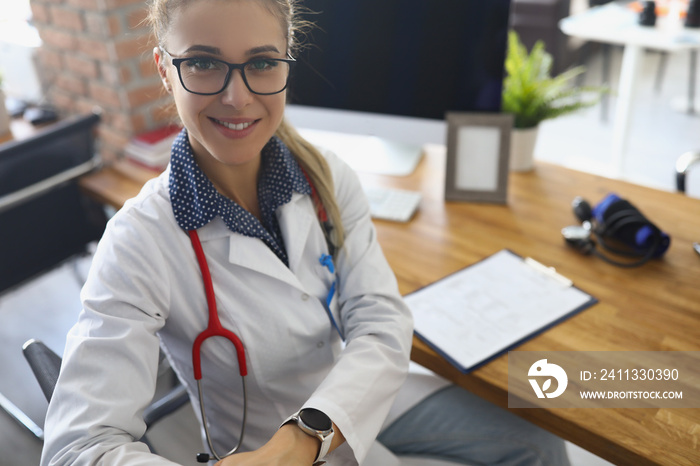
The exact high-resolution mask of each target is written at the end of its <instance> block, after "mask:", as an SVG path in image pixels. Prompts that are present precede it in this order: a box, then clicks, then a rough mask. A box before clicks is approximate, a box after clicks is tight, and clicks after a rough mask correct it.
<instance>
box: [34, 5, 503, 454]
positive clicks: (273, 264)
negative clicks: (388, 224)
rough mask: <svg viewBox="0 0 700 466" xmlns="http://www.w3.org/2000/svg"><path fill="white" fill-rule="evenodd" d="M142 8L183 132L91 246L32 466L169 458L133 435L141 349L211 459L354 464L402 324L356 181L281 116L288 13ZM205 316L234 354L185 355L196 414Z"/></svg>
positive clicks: (404, 354)
mask: <svg viewBox="0 0 700 466" xmlns="http://www.w3.org/2000/svg"><path fill="white" fill-rule="evenodd" d="M150 6H151V22H152V24H153V26H154V31H155V34H156V37H157V38H158V42H159V45H158V47H156V48H155V50H154V58H155V62H156V64H157V67H158V71H159V73H160V76H161V78H162V81H163V85H164V87H165V89H166V90H167V92H169V93H171V94H172V95H173V98H174V100H175V104H176V107H177V110H178V114H179V116H180V119H181V120H182V122H183V125H184V129H183V131H182V133H181V134H180V135H179V137H178V138H177V140H176V141H175V143H174V144H173V152H172V157H171V163H170V165H169V167H168V169H167V170H166V171H165V172H164V173H163V174H162V175H161V176H160V177H158V178H157V179H155V180H153V181H151V182H149V183H148V184H147V185H146V186H145V187H144V189H143V191H142V192H141V193H140V194H139V195H138V196H137V197H136V198H135V199H133V200H131V201H129V202H128V203H127V204H126V205H125V206H124V208H123V209H121V210H120V211H119V212H118V213H117V214H116V215H115V217H114V218H113V219H112V220H111V221H110V224H109V226H108V228H107V231H106V232H105V235H104V237H103V239H102V240H101V242H100V244H99V246H98V249H97V252H96V254H95V258H94V262H93V267H92V269H91V271H90V274H89V277H88V280H87V282H86V284H85V287H84V289H83V292H82V300H83V311H82V313H81V315H80V318H79V321H78V323H77V324H76V325H75V326H74V328H73V329H72V330H71V332H70V333H69V336H68V340H67V344H66V349H65V353H64V360H63V367H62V370H61V375H60V377H59V380H58V383H57V386H56V390H55V392H54V396H53V398H52V401H51V404H50V406H49V412H48V415H47V421H46V443H45V449H44V453H43V458H42V464H96V463H99V464H110V465H117V464H118V465H125V464H128V465H136V464H148V465H154V464H171V463H170V462H169V461H167V460H165V459H163V458H159V457H156V456H155V455H152V454H151V453H150V452H149V451H148V449H147V448H146V446H145V445H144V444H142V443H139V442H138V441H137V440H138V439H139V438H140V437H141V436H142V434H143V433H144V430H145V425H144V423H143V420H142V412H143V409H144V408H145V407H146V406H147V405H148V404H149V402H150V401H151V399H152V396H153V393H154V389H155V382H156V372H157V365H158V354H159V347H162V350H163V351H164V352H165V354H166V355H167V357H168V359H169V362H170V364H171V366H172V367H173V369H174V370H175V372H176V373H177V375H178V377H179V378H180V380H181V381H182V382H183V384H185V386H186V387H187V389H188V392H189V394H190V399H191V400H192V401H193V404H194V405H195V412H196V413H197V414H198V416H199V420H200V422H203V424H204V425H205V426H208V428H207V429H206V435H205V438H206V441H207V442H208V443H209V446H210V447H213V448H212V450H213V451H215V452H217V455H218V456H219V457H222V458H223V459H221V460H220V461H219V462H218V463H217V464H219V465H287V466H288V465H304V466H309V465H311V464H313V463H315V462H318V461H323V460H326V461H328V464H331V465H344V464H359V463H361V462H362V461H363V460H364V459H365V457H366V456H367V454H368V451H369V450H370V448H371V447H372V445H373V442H374V439H375V438H376V437H377V435H378V433H379V431H380V429H381V428H382V425H383V423H384V422H385V420H386V418H387V414H388V413H389V410H390V408H391V407H392V404H393V402H394V399H395V398H396V396H397V393H398V392H399V389H400V388H401V386H402V384H403V383H404V380H405V377H406V373H407V369H408V361H409V352H410V346H411V334H412V321H411V316H410V312H409V311H408V309H407V308H406V306H405V305H404V303H403V302H402V300H401V297H400V295H399V293H398V289H397V286H396V281H395V278H394V277H393V274H392V272H391V270H390V268H389V266H388V264H387V263H386V260H385V259H384V257H383V255H382V252H381V250H380V248H379V245H378V244H377V241H376V238H375V233H374V229H373V227H372V223H371V220H370V215H369V209H368V205H367V203H366V201H365V200H364V198H363V196H362V195H361V187H360V185H359V183H358V180H357V178H356V177H355V175H354V174H353V173H352V171H351V170H350V169H349V168H348V167H347V166H346V165H345V164H343V163H342V162H341V161H339V160H338V159H337V158H336V157H334V156H333V155H332V154H324V155H321V154H320V153H319V152H318V151H317V150H316V149H314V148H313V147H312V146H311V145H310V144H308V143H306V142H305V141H303V140H302V139H301V138H300V137H299V136H298V135H297V134H296V133H295V132H294V131H293V130H292V129H291V128H290V127H289V126H288V125H287V124H286V123H285V122H284V121H283V113H284V105H285V89H286V83H287V77H288V74H289V68H290V67H291V66H293V64H294V62H293V59H292V58H291V57H293V56H294V55H293V46H294V37H295V34H294V32H295V22H294V17H293V5H292V2H290V1H288V0H193V1H187V2H185V1H183V0H155V1H153V2H151V5H150ZM200 249H201V250H200ZM208 275H210V276H211V283H212V289H213V291H214V293H213V294H212V293H209V292H205V288H206V287H207V284H208V279H207V278H206V277H207V276H208ZM203 283H204V285H203ZM208 300H209V301H208ZM213 306H215V307H216V308H217V309H218V316H219V319H220V322H221V325H222V327H223V328H224V329H226V330H230V331H232V332H234V333H235V336H231V339H232V340H234V343H235V344H236V345H238V347H236V346H235V345H234V344H232V343H231V342H230V341H227V340H226V339H222V338H211V339H208V340H206V341H205V342H204V344H203V346H202V349H201V353H200V358H201V361H202V367H201V372H202V375H203V377H202V379H201V383H202V385H203V391H202V395H201V396H202V398H201V400H202V401H203V402H204V403H203V405H204V406H205V409H204V411H203V413H204V415H206V422H204V421H203V415H202V414H200V408H201V404H200V401H199V400H200V399H199V398H198V388H197V381H196V380H195V379H196V378H197V379H199V376H198V375H197V374H196V373H197V372H198V368H197V367H196V366H195V363H194V362H193V358H192V348H193V344H195V340H196V339H197V337H198V335H200V333H201V332H203V331H204V330H205V328H207V323H208V313H207V309H212V308H213ZM238 338H239V339H240V341H239V340H237V339H238ZM235 348H238V351H236V349H235ZM200 358H197V357H195V358H194V359H195V360H199V359H200ZM246 372H247V375H246V376H245V387H246V388H245V391H244V390H243V385H242V383H241V377H240V376H239V373H241V374H243V373H246ZM432 389H433V388H432V385H431V387H430V388H429V389H427V391H430V390H432ZM449 393H452V391H451V390H450V389H448V390H443V391H440V392H438V394H442V395H441V396H438V395H434V396H431V397H430V398H428V399H427V400H426V401H431V400H432V401H431V402H432V403H433V405H435V403H436V400H438V401H437V405H440V406H442V407H443V408H444V407H447V410H448V411H455V410H454V408H453V407H450V406H448V405H446V404H445V402H444V401H439V400H441V399H446V398H445V397H444V394H447V395H449ZM459 393H460V394H459V395H458V397H461V396H463V395H466V393H465V392H462V391H459ZM419 398H422V394H421V395H420V396H419ZM448 402H449V401H448ZM460 403H461V401H460ZM433 405H426V404H425V403H421V404H420V405H418V407H417V408H414V409H413V410H411V411H409V412H407V413H403V412H400V413H399V414H403V417H402V418H401V419H402V420H400V422H397V423H394V424H393V425H392V426H390V427H389V428H388V429H386V430H385V433H384V434H383V435H384V436H385V442H386V443H387V444H388V445H392V444H394V447H393V448H395V449H396V450H400V449H401V447H400V446H396V445H401V444H402V443H405V442H403V440H405V438H406V437H405V435H403V434H402V429H401V427H402V426H408V427H409V428H412V429H413V428H415V426H414V425H413V424H411V422H410V419H411V418H414V419H420V418H421V413H420V410H419V409H420V406H423V407H425V406H428V409H429V410H433V409H434V407H431V406H433ZM465 406H466V405H465ZM417 409H418V410H419V411H416V410H417ZM403 411H405V410H403ZM244 412H245V413H246V414H244ZM457 412H459V411H457ZM407 416H408V418H409V419H407ZM486 416H487V417H488V416H489V414H488V413H486ZM394 417H396V416H394ZM443 419H444V418H443ZM421 422H422V421H421ZM469 424H474V422H472V421H470V422H469ZM242 426H245V433H244V435H243V436H242V437H241V428H242ZM397 426H398V427H397ZM431 428H432V427H431ZM449 430H450V431H452V427H451V426H450V427H449ZM413 432H415V430H414V431H412V433H413ZM331 434H332V435H331ZM240 438H242V442H241V445H240V449H239V450H238V451H237V452H235V453H234V454H231V455H229V456H225V452H228V451H229V450H231V449H232V447H235V446H236V445H237V443H238V441H239V439H240ZM462 440H463V439H460V443H463V441H462ZM411 443H413V444H415V445H418V444H419V442H411ZM432 443H435V442H432ZM443 444H444V442H442V443H441V445H443ZM420 445H424V444H420ZM420 448H423V447H420ZM440 448H442V447H440ZM500 449H502V447H501V448H500ZM419 453H420V452H419ZM427 453H429V454H432V455H433V456H440V455H442V453H444V455H442V456H446V457H450V456H452V457H455V456H453V454H452V453H450V452H444V451H443V452H440V451H438V452H435V451H433V452H427ZM499 454H500V453H499ZM501 456H502V455H501Z"/></svg>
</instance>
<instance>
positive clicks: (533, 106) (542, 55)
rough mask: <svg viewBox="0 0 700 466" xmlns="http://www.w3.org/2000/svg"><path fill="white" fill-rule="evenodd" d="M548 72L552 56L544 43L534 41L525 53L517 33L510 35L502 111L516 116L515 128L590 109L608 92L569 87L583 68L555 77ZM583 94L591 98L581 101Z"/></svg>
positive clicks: (593, 88)
mask: <svg viewBox="0 0 700 466" xmlns="http://www.w3.org/2000/svg"><path fill="white" fill-rule="evenodd" d="M551 69H552V56H551V54H549V53H547V51H546V49H545V44H544V42H542V41H537V42H536V43H535V44H534V45H533V46H532V49H531V50H530V52H529V53H528V51H527V48H526V47H525V46H524V45H523V44H522V42H520V38H519V37H518V35H517V33H516V32H515V31H509V33H508V50H507V54H506V61H505V70H506V77H505V79H504V81H503V94H502V111H503V112H504V113H512V114H514V115H515V127H516V128H529V127H533V126H537V125H538V124H539V123H540V122H541V121H543V120H546V119H550V118H556V117H558V116H562V115H566V114H569V113H572V112H576V111H579V110H581V109H583V108H586V107H590V106H592V105H595V104H596V103H597V102H598V101H599V100H600V97H601V95H602V94H603V93H605V92H608V90H607V88H604V87H590V86H589V87H574V86H572V84H571V83H572V80H573V79H574V78H575V77H576V76H579V75H580V74H582V73H584V72H585V67H583V66H577V67H574V68H571V69H569V70H566V71H564V72H563V73H561V74H559V75H558V76H555V77H552V76H551ZM586 94H588V95H590V97H588V98H587V100H583V97H584V95H586Z"/></svg>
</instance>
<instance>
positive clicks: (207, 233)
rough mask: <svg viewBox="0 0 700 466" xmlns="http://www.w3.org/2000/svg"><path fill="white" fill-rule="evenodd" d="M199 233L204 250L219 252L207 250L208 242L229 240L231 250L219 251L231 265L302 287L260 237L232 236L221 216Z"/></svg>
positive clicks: (236, 234)
mask: <svg viewBox="0 0 700 466" xmlns="http://www.w3.org/2000/svg"><path fill="white" fill-rule="evenodd" d="M197 231H198V233H199V239H200V241H201V242H202V245H204V247H205V251H206V250H207V249H209V250H212V251H216V250H217V247H216V246H213V248H212V247H210V248H207V247H206V243H208V242H211V241H216V240H221V239H228V248H227V249H226V250H225V251H224V250H220V253H221V254H228V262H229V263H231V264H233V265H236V266H238V267H245V268H246V269H250V270H252V271H255V272H258V273H261V274H263V275H266V276H269V277H272V278H275V279H277V280H281V281H283V282H285V283H288V284H290V285H292V286H294V287H296V288H301V284H300V283H299V280H298V279H297V278H296V277H295V276H294V274H293V273H292V272H291V271H290V270H289V269H288V268H287V267H286V266H285V265H284V263H283V262H282V261H281V260H280V259H279V258H278V257H277V256H276V255H275V253H274V252H272V250H270V248H269V247H267V245H266V244H265V243H263V242H262V241H261V240H260V239H258V238H251V237H248V236H244V235H241V234H238V233H232V232H231V230H229V229H228V227H227V226H226V224H225V223H224V222H223V220H221V218H220V217H217V218H215V219H214V220H212V221H211V222H209V223H208V224H207V225H205V226H203V227H202V228H200V229H199V230H197Z"/></svg>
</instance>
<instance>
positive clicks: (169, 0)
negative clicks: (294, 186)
mask: <svg viewBox="0 0 700 466" xmlns="http://www.w3.org/2000/svg"><path fill="white" fill-rule="evenodd" d="M187 1H188V0H150V1H149V2H148V18H147V21H148V23H149V24H150V25H151V28H152V30H153V33H154V34H155V37H156V40H157V41H158V45H161V46H162V45H164V43H163V42H164V40H165V38H166V37H167V35H168V33H169V30H170V23H171V19H172V15H173V14H174V12H175V11H177V10H178V9H179V8H182V7H183V6H185V5H186V3H187ZM189 1H191V0H189ZM256 1H258V2H261V3H262V4H263V5H264V6H265V7H266V8H267V9H268V10H269V11H270V13H271V14H273V15H274V16H275V17H276V18H277V19H278V20H279V21H280V24H281V26H282V30H283V31H284V33H285V35H286V37H285V39H286V41H287V49H288V52H289V53H290V54H292V55H294V52H295V51H296V50H298V48H299V47H300V46H301V44H300V39H299V37H300V36H301V35H302V34H303V31H304V30H306V29H307V28H308V27H309V26H310V23H308V22H306V21H303V20H301V19H300V18H299V17H298V15H297V11H298V10H297V5H296V1H295V0H256ZM275 135H276V136H277V137H278V138H280V140H281V141H282V142H283V143H284V144H285V145H286V146H287V147H288V148H289V150H290V152H291V153H292V155H293V156H294V158H295V159H296V161H297V163H298V164H299V166H301V168H302V169H303V170H304V171H305V172H306V174H307V175H308V177H309V179H310V181H311V184H312V185H313V187H314V188H315V189H316V192H317V193H318V197H319V198H320V201H321V203H322V204H323V208H324V209H325V211H326V215H327V216H328V220H329V221H330V223H331V225H332V228H331V229H324V231H325V234H326V235H327V238H326V239H327V241H328V242H330V244H332V245H333V246H334V249H335V251H339V250H340V249H341V248H342V247H343V244H344V238H345V230H344V228H343V223H342V220H341V217H340V209H339V208H338V203H337V201H336V198H335V187H334V184H333V176H332V173H331V169H330V167H329V166H328V162H327V161H326V159H325V157H323V155H322V154H321V153H320V152H319V151H318V149H316V147H314V146H313V145H312V144H311V143H310V142H308V141H307V140H305V139H304V138H302V137H301V135H299V133H298V132H297V131H296V130H295V129H294V128H293V127H292V126H291V125H290V124H289V123H288V122H287V121H286V120H282V123H281V124H280V126H279V127H278V128H277V131H276V132H275Z"/></svg>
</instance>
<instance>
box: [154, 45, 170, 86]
mask: <svg viewBox="0 0 700 466" xmlns="http://www.w3.org/2000/svg"><path fill="white" fill-rule="evenodd" d="M153 59H154V60H155V62H156V68H157V69H158V74H159V75H160V80H161V81H162V82H163V87H165V90H166V91H168V93H172V92H173V86H172V85H171V84H170V78H169V77H168V72H167V70H166V69H165V63H164V57H163V52H162V51H161V50H160V47H153Z"/></svg>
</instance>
